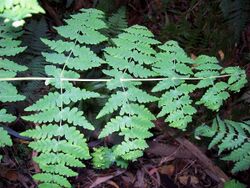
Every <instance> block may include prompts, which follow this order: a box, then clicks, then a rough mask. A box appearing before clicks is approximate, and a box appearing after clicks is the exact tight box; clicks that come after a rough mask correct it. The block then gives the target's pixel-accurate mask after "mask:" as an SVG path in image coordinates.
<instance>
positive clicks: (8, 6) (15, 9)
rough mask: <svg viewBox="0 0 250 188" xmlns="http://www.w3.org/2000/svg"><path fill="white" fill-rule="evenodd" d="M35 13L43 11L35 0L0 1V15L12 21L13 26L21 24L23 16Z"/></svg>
mask: <svg viewBox="0 0 250 188" xmlns="http://www.w3.org/2000/svg"><path fill="white" fill-rule="evenodd" d="M36 13H44V10H43V9H42V7H40V6H39V4H38V2H37V0H26V1H22V0H15V1H9V0H2V1H1V3H0V17H3V18H5V19H6V20H11V21H13V24H12V25H13V26H15V27H18V26H20V25H23V24H24V20H23V19H24V18H27V17H30V16H31V14H36Z"/></svg>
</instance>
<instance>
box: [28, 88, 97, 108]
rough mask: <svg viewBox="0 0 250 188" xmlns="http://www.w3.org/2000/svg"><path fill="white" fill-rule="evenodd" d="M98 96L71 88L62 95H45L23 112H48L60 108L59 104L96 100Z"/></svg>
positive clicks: (56, 93) (55, 93)
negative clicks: (56, 107)
mask: <svg viewBox="0 0 250 188" xmlns="http://www.w3.org/2000/svg"><path fill="white" fill-rule="evenodd" d="M99 96H100V95H99V94H98V93H95V92H91V91H87V90H85V89H79V88H76V87H72V88H70V89H69V90H66V91H65V92H64V93H63V94H60V93H58V92H54V93H51V92H50V93H49V94H48V95H45V96H44V97H43V98H42V99H40V100H38V101H37V102H36V103H34V104H33V105H31V106H29V107H27V108H26V109H25V111H41V110H48V109H50V108H53V107H55V106H58V107H60V106H61V104H66V105H68V104H70V102H77V101H80V100H86V99H90V98H97V97H99Z"/></svg>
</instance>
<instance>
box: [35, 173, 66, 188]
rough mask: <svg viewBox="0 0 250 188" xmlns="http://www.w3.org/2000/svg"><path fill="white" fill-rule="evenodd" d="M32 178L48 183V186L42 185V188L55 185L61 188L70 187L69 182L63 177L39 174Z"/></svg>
mask: <svg viewBox="0 0 250 188" xmlns="http://www.w3.org/2000/svg"><path fill="white" fill-rule="evenodd" d="M33 178H34V179H35V180H37V181H41V182H46V183H50V184H43V185H42V186H45V185H54V183H55V184H56V185H59V186H61V187H69V188H70V187H71V185H70V183H69V181H68V180H67V179H66V178H65V177H63V176H60V175H56V174H50V173H39V174H35V175H34V176H33ZM51 183H53V184H51Z"/></svg>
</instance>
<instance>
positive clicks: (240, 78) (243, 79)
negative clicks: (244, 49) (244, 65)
mask: <svg viewBox="0 0 250 188" xmlns="http://www.w3.org/2000/svg"><path fill="white" fill-rule="evenodd" d="M222 73H223V74H230V78H229V79H228V85H229V87H228V89H229V90H230V91H234V92H239V91H240V89H241V88H242V87H244V86H245V84H246V83H247V76H246V74H245V71H244V70H242V69H241V68H239V67H228V68H225V69H224V70H223V71H222Z"/></svg>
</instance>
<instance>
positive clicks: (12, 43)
mask: <svg viewBox="0 0 250 188" xmlns="http://www.w3.org/2000/svg"><path fill="white" fill-rule="evenodd" d="M4 3H6V2H4ZM0 4H1V3H0ZM1 12H2V10H1V5H0V13H1ZM21 35H22V32H21V30H20V28H19V29H17V28H13V27H12V26H11V25H10V24H9V23H0V78H13V77H15V76H16V75H17V73H18V72H21V71H25V70H27V67H25V66H22V65H18V64H17V63H15V62H14V61H12V60H10V59H9V58H11V56H14V55H17V54H19V53H21V52H23V51H24V50H25V49H26V47H21V46H20V44H21V41H20V40H18V37H20V36H21ZM24 99H25V96H23V95H20V94H19V93H18V91H17V89H16V87H15V86H14V85H13V84H12V83H9V82H5V81H4V82H1V84H0V102H3V103H5V102H16V101H21V100H24ZM15 119H16V117H15V116H13V115H11V114H8V113H7V111H6V110H5V109H0V122H3V123H11V122H13V121H15ZM11 145H12V140H11V138H10V136H9V135H8V132H7V131H5V130H4V129H3V128H2V127H0V147H4V146H11ZM1 158H2V157H1V156H0V160H1Z"/></svg>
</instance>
